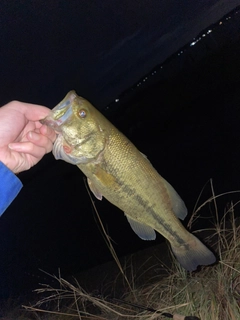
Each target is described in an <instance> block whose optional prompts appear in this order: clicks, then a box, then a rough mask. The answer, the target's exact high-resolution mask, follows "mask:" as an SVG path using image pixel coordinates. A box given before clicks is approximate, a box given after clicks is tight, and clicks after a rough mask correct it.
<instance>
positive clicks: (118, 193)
mask: <svg viewBox="0 0 240 320" xmlns="http://www.w3.org/2000/svg"><path fill="white" fill-rule="evenodd" d="M78 167H79V168H80V169H81V170H82V172H83V173H84V174H85V175H86V176H87V177H88V178H89V180H90V181H91V183H92V184H93V185H94V188H95V189H96V190H98V191H99V194H101V195H102V196H104V197H105V198H106V199H107V200H109V201H110V202H111V203H112V204H114V205H115V206H117V207H118V208H119V209H121V210H122V211H124V213H125V214H126V215H127V217H130V218H131V219H133V220H136V221H137V222H140V223H142V224H146V225H148V226H150V227H152V228H153V229H155V230H156V231H158V232H159V233H161V234H162V235H163V236H164V237H165V238H167V239H168V240H169V241H170V242H171V243H174V245H175V246H177V245H179V244H180V245H181V244H183V243H186V242H187V241H188V240H189V235H190V234H189V233H187V232H186V230H185V229H184V228H183V226H182V224H181V223H180V222H179V220H178V218H177V217H176V216H175V214H174V212H173V208H172V203H171V199H170V196H169V192H168V189H167V186H166V184H165V183H166V182H165V180H164V179H163V178H162V177H161V176H160V175H159V174H158V172H157V171H156V170H155V169H154V167H153V166H152V165H151V163H150V162H149V161H148V159H147V158H146V157H145V156H144V155H143V154H142V153H141V152H139V151H138V149H137V148H136V147H135V146H134V145H133V144H132V143H131V142H130V141H129V140H128V139H127V138H126V137H125V136H124V135H122V134H121V133H120V132H119V131H118V130H117V129H115V130H114V129H113V130H112V131H111V134H110V136H109V139H108V142H107V144H106V146H105V149H104V153H103V155H102V156H101V161H100V162H99V163H91V162H90V163H87V164H79V165H78ZM173 223H174V227H175V228H176V229H177V233H176V232H174V229H173V228H172V225H173ZM190 236H191V235H190Z"/></svg>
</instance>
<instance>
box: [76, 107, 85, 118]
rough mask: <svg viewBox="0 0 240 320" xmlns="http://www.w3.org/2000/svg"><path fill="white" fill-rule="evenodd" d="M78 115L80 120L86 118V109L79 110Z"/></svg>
mask: <svg viewBox="0 0 240 320" xmlns="http://www.w3.org/2000/svg"><path fill="white" fill-rule="evenodd" d="M78 114H79V116H80V118H86V116H87V111H86V110H84V109H81V110H79V112H78Z"/></svg>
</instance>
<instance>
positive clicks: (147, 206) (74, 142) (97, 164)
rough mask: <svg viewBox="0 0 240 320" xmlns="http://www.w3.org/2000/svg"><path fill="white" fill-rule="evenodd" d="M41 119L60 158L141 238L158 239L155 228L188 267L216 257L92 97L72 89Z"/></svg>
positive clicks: (162, 182)
mask: <svg viewBox="0 0 240 320" xmlns="http://www.w3.org/2000/svg"><path fill="white" fill-rule="evenodd" d="M42 123H44V124H46V125H48V126H51V127H52V128H54V129H55V131H56V132H57V133H58V137H57V139H56V141H55V143H54V146H53V154H54V156H55V158H56V159H62V160H64V161H66V162H69V163H71V164H74V165H77V166H78V168H79V169H80V170H81V171H82V172H83V173H84V174H85V175H86V176H87V181H88V184H89V187H90V190H91V191H92V192H93V194H94V195H95V196H96V198H97V199H99V200H101V199H102V197H105V198H106V199H107V200H108V201H110V202H111V203H112V204H114V205H115V206H117V207H118V208H120V209H121V210H122V211H123V212H124V213H125V215H126V217H127V219H128V222H129V223H130V226H131V227H132V229H133V231H134V232H135V233H136V234H137V235H138V236H139V237H140V238H141V239H143V240H154V239H155V238H156V233H155V230H156V231H157V232H159V233H160V234H162V235H163V236H164V237H165V238H166V239H167V240H168V241H169V242H170V244H171V248H172V251H173V253H174V255H175V256H176V258H177V259H178V261H179V263H180V264H181V265H182V266H183V267H184V268H185V269H187V270H189V271H193V270H195V269H196V268H197V266H198V265H209V264H212V263H214V262H215V256H214V254H213V253H212V252H211V251H210V250H209V249H208V248H207V247H206V246H205V245H204V244H203V243H202V242H201V241H200V240H198V239H197V238H196V237H195V236H194V235H192V234H191V233H189V232H188V231H187V230H186V229H185V228H184V227H183V225H182V224H181V222H180V221H179V218H180V219H184V218H185V217H186V215H187V209H186V206H185V204H184V202H183V201H182V200H181V198H180V197H179V195H178V194H177V192H176V191H175V190H174V189H173V187H172V186H171V185H170V184H169V183H168V182H167V181H166V180H165V179H164V178H162V177H161V176H160V175H159V174H158V172H157V171H156V170H155V169H154V167H153V166H152V165H151V163H150V161H149V160H148V159H147V157H146V156H145V155H144V154H142V153H141V152H140V151H139V150H138V149H137V148H136V147H135V146H134V145H133V144H132V143H131V142H130V141H129V140H128V139H127V138H126V137H125V136H124V135H123V134H122V133H121V132H120V131H119V130H118V129H117V128H115V127H114V126H113V125H112V124H111V123H110V122H109V121H108V120H107V119H106V118H105V117H104V116H103V115H102V114H101V113H100V112H99V111H98V110H97V109H95V108H94V107H93V106H92V105H91V104H90V103H89V102H88V101H87V100H85V99H84V98H82V97H79V96H78V95H77V94H76V93H75V92H74V91H70V92H69V93H68V94H67V95H66V97H65V98H64V99H63V100H62V101H61V102H60V103H59V104H58V105H57V106H56V107H55V108H54V109H53V110H52V111H51V112H50V114H49V116H47V117H46V118H45V119H44V120H42Z"/></svg>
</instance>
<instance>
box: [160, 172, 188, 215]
mask: <svg viewBox="0 0 240 320" xmlns="http://www.w3.org/2000/svg"><path fill="white" fill-rule="evenodd" d="M162 179H163V177H162ZM163 182H164V184H165V187H166V189H167V191H168V195H169V197H170V200H171V203H172V208H173V212H174V213H175V215H176V216H177V217H178V218H179V219H181V220H184V219H185V217H186V215H187V213H188V211H187V208H186V206H185V203H184V202H183V200H182V199H181V198H180V196H179V194H178V193H177V192H176V190H174V188H173V187H172V186H171V185H170V183H168V182H167V181H166V180H165V179H163Z"/></svg>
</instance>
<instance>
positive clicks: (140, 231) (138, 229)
mask: <svg viewBox="0 0 240 320" xmlns="http://www.w3.org/2000/svg"><path fill="white" fill-rule="evenodd" d="M126 217H127V219H128V222H129V224H130V226H131V228H132V229H133V231H134V232H135V233H136V234H137V235H138V236H139V238H141V239H142V240H155V239H156V232H155V230H154V229H153V228H152V227H149V226H148V225H146V224H143V223H140V222H138V221H136V220H133V219H131V218H129V216H127V215H126Z"/></svg>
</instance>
